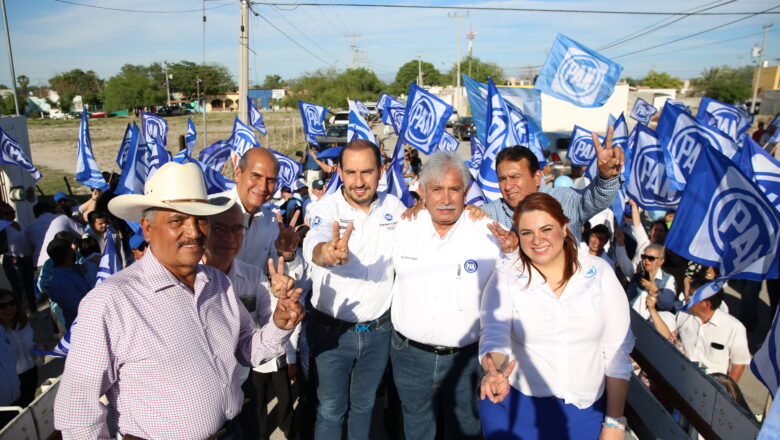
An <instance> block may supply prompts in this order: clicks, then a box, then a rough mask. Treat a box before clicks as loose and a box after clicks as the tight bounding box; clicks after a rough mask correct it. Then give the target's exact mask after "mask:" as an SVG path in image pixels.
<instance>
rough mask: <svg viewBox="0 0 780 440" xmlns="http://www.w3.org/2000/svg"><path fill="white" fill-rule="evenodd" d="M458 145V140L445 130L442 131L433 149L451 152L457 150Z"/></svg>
mask: <svg viewBox="0 0 780 440" xmlns="http://www.w3.org/2000/svg"><path fill="white" fill-rule="evenodd" d="M458 147H460V141H459V140H457V139H455V137H454V136H452V135H451V134H449V133H447V132H446V131H445V132H444V133H442V135H441V140H440V141H439V144H438V145H436V150H435V151H436V152H439V151H448V152H450V153H452V152H455V151H458Z"/></svg>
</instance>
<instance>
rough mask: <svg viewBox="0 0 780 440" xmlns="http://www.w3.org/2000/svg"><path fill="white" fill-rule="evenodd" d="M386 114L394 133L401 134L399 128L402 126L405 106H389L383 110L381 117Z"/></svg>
mask: <svg viewBox="0 0 780 440" xmlns="http://www.w3.org/2000/svg"><path fill="white" fill-rule="evenodd" d="M385 115H387V118H388V119H389V120H390V124H391V125H392V126H393V131H395V134H396V135H400V134H401V128H403V126H404V116H405V115H406V107H389V108H386V109H385V110H384V113H383V114H382V118H384V117H385Z"/></svg>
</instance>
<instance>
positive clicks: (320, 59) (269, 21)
mask: <svg viewBox="0 0 780 440" xmlns="http://www.w3.org/2000/svg"><path fill="white" fill-rule="evenodd" d="M255 15H256V16H258V17H260V18H262V19H263V20H265V22H266V23H268V24H269V25H271V27H272V28H274V29H276V30H277V31H279V33H280V34H282V35H284V36H285V37H286V38H287V39H288V40H290V41H291V42H293V43H294V44H295V45H296V46H298V47H300V48H301V49H303V50H304V51H306V53H308V54H309V55H311V56H313V57H314V58H316V59H318V60H319V61H320V62H322V64H324V65H326V66H328V67H331V66H333V63H328V62H327V61H325V60H323V59H322V58H321V57H320V56H319V55H317V54H316V53H314V52H312V51H310V50H309V49H308V48H307V47H306V46H304V45H302V44H301V43H299V42H297V41H296V40H295V39H294V38H293V37H291V36H289V35H287V34H286V33H285V32H284V31H283V30H281V29H279V28H278V27H277V26H276V25H275V24H273V22H272V21H271V20H269V19H267V18H265V17H264V16H263V15H262V14H260V13H258V12H255Z"/></svg>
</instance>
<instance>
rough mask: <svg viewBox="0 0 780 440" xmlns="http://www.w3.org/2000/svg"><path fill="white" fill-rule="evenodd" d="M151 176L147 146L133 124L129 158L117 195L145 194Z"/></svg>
mask: <svg viewBox="0 0 780 440" xmlns="http://www.w3.org/2000/svg"><path fill="white" fill-rule="evenodd" d="M148 176H149V163H148V155H147V154H146V144H145V143H144V142H143V139H142V138H141V133H140V130H139V129H138V127H137V126H136V125H135V124H133V129H132V130H131V133H130V140H129V143H128V146H127V158H126V159H125V163H124V166H122V177H121V178H120V179H119V184H118V185H117V188H116V191H114V193H115V194H117V195H121V194H143V193H144V184H145V183H146V179H147V178H148Z"/></svg>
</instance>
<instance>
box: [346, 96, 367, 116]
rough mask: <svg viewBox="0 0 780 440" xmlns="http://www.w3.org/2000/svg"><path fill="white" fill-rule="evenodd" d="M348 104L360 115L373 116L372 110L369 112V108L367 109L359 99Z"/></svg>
mask: <svg viewBox="0 0 780 440" xmlns="http://www.w3.org/2000/svg"><path fill="white" fill-rule="evenodd" d="M347 102H348V104H349V108H350V109H351V108H353V107H354V108H355V110H356V111H357V112H358V113H359V114H361V115H369V114H371V110H369V109H368V107H366V105H365V104H363V103H362V102H360V101H358V100H357V99H355V100H353V101H347Z"/></svg>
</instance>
